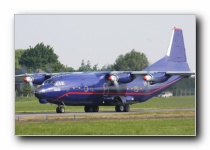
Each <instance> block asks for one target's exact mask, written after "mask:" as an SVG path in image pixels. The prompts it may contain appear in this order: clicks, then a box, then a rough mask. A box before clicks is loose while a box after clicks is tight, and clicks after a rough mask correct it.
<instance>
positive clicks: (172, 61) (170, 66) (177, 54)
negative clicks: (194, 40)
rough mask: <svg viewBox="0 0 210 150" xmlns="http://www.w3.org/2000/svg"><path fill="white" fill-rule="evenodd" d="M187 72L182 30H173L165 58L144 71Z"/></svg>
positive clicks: (187, 66)
mask: <svg viewBox="0 0 210 150" xmlns="http://www.w3.org/2000/svg"><path fill="white" fill-rule="evenodd" d="M146 70H150V71H189V70H190V69H189V65H188V63H187V58H186V52H185V46H184V38H183V33H182V29H180V28H176V27H174V28H173V31H172V36H171V41H170V43H169V47H168V51H167V53H166V56H165V57H163V58H162V59H160V60H158V61H157V62H155V63H154V64H152V65H151V66H149V67H147V68H146V69H144V71H146Z"/></svg>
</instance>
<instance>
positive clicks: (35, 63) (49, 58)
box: [19, 43, 65, 72]
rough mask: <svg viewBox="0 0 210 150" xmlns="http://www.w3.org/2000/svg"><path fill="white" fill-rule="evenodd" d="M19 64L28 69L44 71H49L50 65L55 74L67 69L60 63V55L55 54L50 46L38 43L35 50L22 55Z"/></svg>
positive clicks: (28, 50)
mask: <svg viewBox="0 0 210 150" xmlns="http://www.w3.org/2000/svg"><path fill="white" fill-rule="evenodd" d="M19 63H20V65H24V66H26V67H28V68H33V69H42V70H44V71H47V67H48V66H49V64H50V65H51V67H52V69H53V71H55V72H56V71H60V69H64V68H65V67H64V65H62V64H61V63H60V62H59V60H58V55H56V54H55V53H54V50H53V48H52V47H50V46H49V45H47V46H45V45H44V44H43V43H38V44H37V45H36V46H35V47H34V48H33V47H30V48H29V49H27V50H26V51H25V52H24V53H23V54H22V56H21V58H20V60H19Z"/></svg>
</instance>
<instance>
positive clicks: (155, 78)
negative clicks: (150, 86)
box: [143, 73, 170, 83]
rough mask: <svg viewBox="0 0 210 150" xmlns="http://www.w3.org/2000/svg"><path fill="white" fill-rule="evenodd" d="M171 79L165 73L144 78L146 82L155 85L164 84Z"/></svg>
mask: <svg viewBox="0 0 210 150" xmlns="http://www.w3.org/2000/svg"><path fill="white" fill-rule="evenodd" d="M169 78H170V75H166V74H165V73H154V74H148V75H145V76H144V77H143V79H144V80H145V81H147V82H153V83H162V82H165V81H167V80H168V79H169Z"/></svg>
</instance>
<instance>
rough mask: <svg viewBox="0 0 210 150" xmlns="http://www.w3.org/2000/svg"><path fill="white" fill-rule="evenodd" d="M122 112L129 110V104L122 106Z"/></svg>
mask: <svg viewBox="0 0 210 150" xmlns="http://www.w3.org/2000/svg"><path fill="white" fill-rule="evenodd" d="M123 111H124V112H129V111H130V105H127V104H126V105H125V106H124V110H123Z"/></svg>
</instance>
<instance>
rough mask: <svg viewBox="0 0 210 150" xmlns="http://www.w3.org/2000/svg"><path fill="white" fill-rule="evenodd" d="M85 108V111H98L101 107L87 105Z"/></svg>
mask: <svg viewBox="0 0 210 150" xmlns="http://www.w3.org/2000/svg"><path fill="white" fill-rule="evenodd" d="M84 110H85V112H98V111H99V107H98V106H85V107H84Z"/></svg>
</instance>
